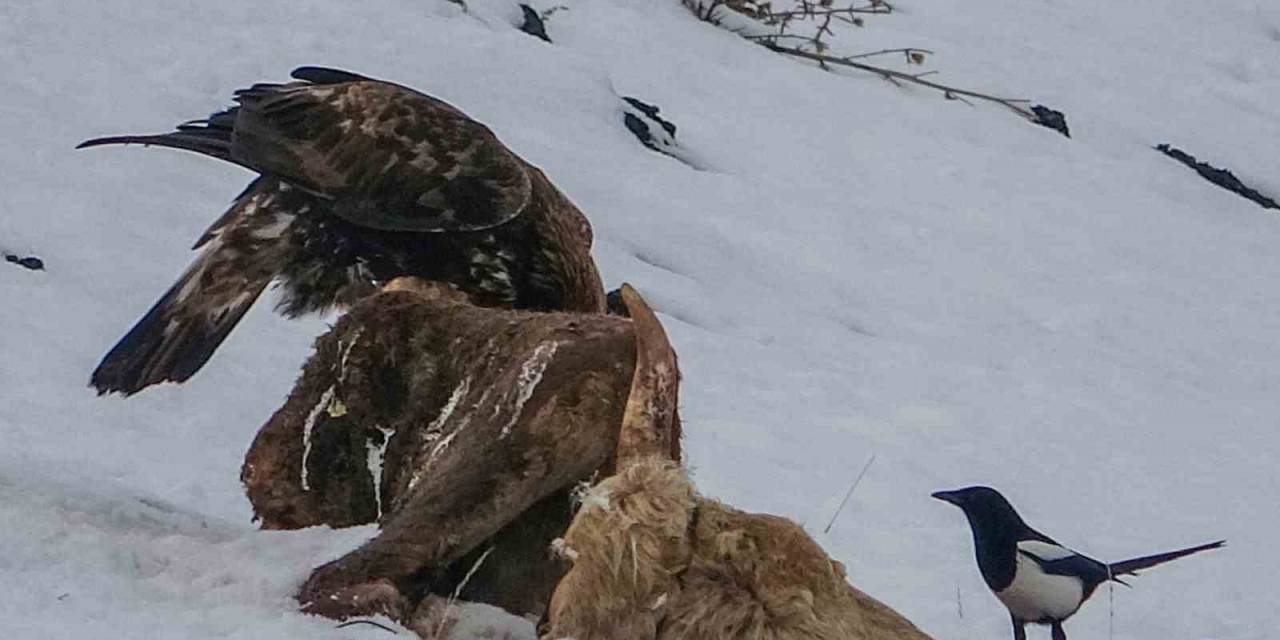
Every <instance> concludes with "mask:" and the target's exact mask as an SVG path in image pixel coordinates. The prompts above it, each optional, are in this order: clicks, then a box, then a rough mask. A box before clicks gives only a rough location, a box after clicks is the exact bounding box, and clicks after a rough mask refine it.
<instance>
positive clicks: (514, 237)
mask: <svg viewBox="0 0 1280 640" xmlns="http://www.w3.org/2000/svg"><path fill="white" fill-rule="evenodd" d="M291 77H292V78H293V80H294V81H291V82H286V83H280V84H274V83H260V84H255V85H253V86H251V87H249V88H247V89H241V90H239V91H237V92H236V93H235V98H234V103H235V104H234V106H231V107H230V108H227V109H225V110H223V111H219V112H216V113H214V114H213V115H210V116H209V117H208V118H205V119H203V120H192V121H189V122H186V123H184V124H181V125H178V126H177V127H176V130H174V131H172V132H169V133H163V134H156V135H126V136H113V137H105V138H95V139H92V140H88V141H86V142H83V143H81V144H80V145H79V147H77V148H84V147H96V146H100V145H112V144H143V145H155V146H161V147H170V148H175V149H183V150H186V151H194V152H196V153H199V154H203V155H206V156H210V157H213V158H217V159H218V160H223V161H226V162H231V163H234V164H237V165H240V166H242V167H244V168H246V169H249V170H250V171H253V172H255V173H257V174H258V176H257V177H256V178H255V179H254V180H253V181H252V182H251V183H250V184H249V186H248V187H247V188H246V189H245V190H244V192H243V193H241V194H240V195H239V196H238V197H237V198H236V199H235V200H234V201H233V203H232V204H231V207H230V208H229V209H228V210H227V211H226V212H225V213H223V214H222V216H221V217H220V218H218V219H217V220H216V221H215V222H214V223H213V225H212V226H210V227H209V229H208V230H207V231H205V233H204V234H203V235H202V236H201V237H200V239H199V240H197V241H196V243H195V247H194V249H195V250H198V251H199V254H198V255H197V257H196V258H195V260H194V261H193V262H192V263H191V265H190V266H189V267H187V270H186V271H185V272H183V274H182V275H181V276H180V277H179V278H178V281H177V282H175V283H174V284H173V286H172V287H170V288H169V290H168V291H167V292H166V293H165V294H164V295H163V296H162V297H161V298H160V299H159V301H157V302H156V303H155V305H154V306H152V307H151V309H150V310H149V311H148V312H147V313H146V314H145V315H144V316H143V317H142V319H141V320H139V321H138V322H137V324H135V325H134V326H133V328H132V329H130V330H129V332H128V333H127V334H125V336H124V337H123V338H121V339H120V341H119V342H118V343H116V345H115V347H113V348H112V349H111V350H110V351H109V352H108V353H107V354H106V356H104V357H103V359H102V362H101V363H100V364H99V365H98V367H97V369H96V370H94V372H93V375H92V376H91V379H90V385H91V386H92V387H94V388H96V389H97V391H98V393H99V394H100V395H101V394H106V393H120V394H123V395H126V396H128V395H132V394H134V393H137V392H138V391H141V390H142V389H145V388H146V387H148V386H151V385H154V384H158V383H161V382H167V381H171V382H183V381H185V380H187V379H188V378H190V377H191V376H192V375H193V374H194V373H195V372H196V371H198V370H199V369H200V367H201V366H203V365H204V363H205V362H207V361H208V360H209V358H210V356H212V355H213V352H214V350H216V349H217V348H218V345H219V344H221V343H222V341H223V340H224V339H225V338H226V337H227V334H228V333H230V332H231V330H232V329H233V328H234V327H235V325H236V323H237V322H239V320H240V318H241V317H243V316H244V314H245V312H246V311H248V309H249V307H250V306H252V305H253V303H254V301H255V300H256V299H257V298H258V297H259V296H260V295H261V294H262V292H263V290H264V289H265V288H266V287H267V285H268V284H270V283H271V282H272V281H276V282H277V283H278V284H277V286H278V287H279V288H280V289H281V291H282V293H281V296H280V298H279V301H278V303H277V305H276V309H277V311H279V312H280V313H281V314H283V315H285V316H287V317H290V318H294V317H297V316H300V315H303V314H307V313H313V312H322V311H325V310H328V309H331V308H338V309H342V308H345V307H347V306H349V305H350V304H352V303H353V302H355V301H356V300H358V299H360V298H362V297H364V296H366V295H368V294H370V293H373V292H374V291H376V290H377V289H378V287H379V286H381V285H382V284H384V283H386V282H389V281H391V280H393V279H395V278H397V277H402V276H409V277H418V278H423V279H426V280H434V281H439V282H445V283H448V284H451V285H453V286H455V287H457V288H458V289H459V290H461V291H462V292H463V293H465V294H467V296H468V297H469V298H470V300H471V301H472V302H473V303H475V304H477V305H481V306H490V307H503V308H514V309H530V310H543V311H578V312H586V313H601V312H603V310H604V307H605V296H604V292H603V286H602V284H601V280H600V276H599V274H598V272H597V271H596V267H595V263H594V262H593V261H592V259H591V255H590V251H591V241H592V235H591V226H590V224H589V223H588V222H587V219H586V217H585V216H584V215H583V214H582V212H581V211H579V210H578V208H577V207H576V206H574V204H573V203H572V202H571V201H570V200H569V199H568V198H567V197H566V196H565V195H564V194H563V193H561V192H560V191H559V190H558V189H556V187H555V186H553V185H552V184H551V182H550V181H549V180H548V179H547V177H546V175H544V174H543V172H542V171H541V170H539V169H538V168H537V167H535V166H533V165H531V164H529V163H528V162H526V161H524V160H523V159H521V158H520V157H519V156H517V155H516V154H515V153H513V152H512V151H511V150H510V149H508V148H507V147H506V146H505V145H503V144H502V142H500V141H499V140H498V138H497V137H496V136H495V135H494V134H493V132H492V131H490V130H489V129H488V128H486V127H485V126H484V125H482V124H480V123H479V122H476V121H475V120H473V119H471V118H470V117H468V116H467V115H466V114H464V113H463V112H462V111H460V110H458V109H457V108H455V107H453V106H452V105H450V104H448V103H446V102H444V101H442V100H439V99H437V98H433V97H431V96H428V95H426V94H423V93H420V92H418V91H415V90H413V89H410V88H408V87H404V86H401V85H398V84H394V83H391V82H386V81H381V80H375V79H372V78H368V77H365V76H361V75H358V74H355V73H350V72H347V71H340V70H337V69H328V68H323V67H300V68H298V69H295V70H294V71H293V73H292V74H291Z"/></svg>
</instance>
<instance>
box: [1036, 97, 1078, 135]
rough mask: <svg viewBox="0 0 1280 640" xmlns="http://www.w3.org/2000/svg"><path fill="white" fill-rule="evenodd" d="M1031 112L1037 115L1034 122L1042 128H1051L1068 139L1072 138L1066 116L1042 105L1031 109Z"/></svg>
mask: <svg viewBox="0 0 1280 640" xmlns="http://www.w3.org/2000/svg"><path fill="white" fill-rule="evenodd" d="M1031 112H1032V113H1034V114H1036V119H1035V120H1032V122H1034V123H1036V124H1038V125H1040V126H1042V127H1049V128H1050V129H1053V130H1054V131H1057V132H1058V133H1061V134H1062V135H1064V136H1066V137H1068V138H1070V137H1071V131H1070V130H1068V129H1067V116H1066V114H1064V113H1062V112H1061V111H1057V110H1055V109H1050V108H1049V107H1046V106H1044V105H1040V104H1037V105H1035V106H1033V107H1031Z"/></svg>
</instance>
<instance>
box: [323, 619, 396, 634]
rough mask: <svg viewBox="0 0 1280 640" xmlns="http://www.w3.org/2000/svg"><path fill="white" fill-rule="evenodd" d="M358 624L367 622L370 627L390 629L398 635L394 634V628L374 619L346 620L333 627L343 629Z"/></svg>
mask: <svg viewBox="0 0 1280 640" xmlns="http://www.w3.org/2000/svg"><path fill="white" fill-rule="evenodd" d="M358 624H367V625H369V626H371V627H377V628H379V629H382V630H383V631H390V632H391V633H392V634H393V635H398V634H396V630H395V629H392V628H391V627H388V626H387V625H385V624H382V623H381V622H375V621H373V620H348V621H346V622H344V623H342V624H340V625H338V626H336V627H334V628H335V629H345V628H347V627H351V626H355V625H358Z"/></svg>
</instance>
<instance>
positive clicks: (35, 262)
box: [4, 253, 44, 271]
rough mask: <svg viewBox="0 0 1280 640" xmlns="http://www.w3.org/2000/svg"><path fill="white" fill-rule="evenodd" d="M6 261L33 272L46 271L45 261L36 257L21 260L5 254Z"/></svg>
mask: <svg viewBox="0 0 1280 640" xmlns="http://www.w3.org/2000/svg"><path fill="white" fill-rule="evenodd" d="M4 259H5V260H7V261H9V262H12V263H14V264H16V265H18V266H19V267H25V268H27V269H30V270H32V271H44V260H41V259H40V258H37V257H35V256H27V257H25V258H19V257H18V256H15V255H13V254H11V253H6V254H4Z"/></svg>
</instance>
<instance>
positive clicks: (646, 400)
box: [617, 284, 680, 469]
mask: <svg viewBox="0 0 1280 640" xmlns="http://www.w3.org/2000/svg"><path fill="white" fill-rule="evenodd" d="M622 301H623V303H624V304H626V306H627V311H628V312H629V313H630V315H631V322H632V326H633V327H634V331H635V335H636V365H635V373H634V374H632V378H631V392H630V394H629V395H628V396H627V406H626V410H625V411H624V412H623V414H622V429H621V432H620V433H619V434H618V453H617V458H618V461H617V466H618V468H619V469H621V468H623V467H625V466H626V465H627V464H630V463H633V462H637V461H639V460H640V459H641V458H645V457H651V456H656V457H660V458H666V459H670V460H675V461H677V462H678V461H679V460H680V416H679V414H678V405H679V395H680V369H679V367H677V366H676V352H675V350H673V349H672V348H671V343H670V342H669V341H668V340H667V332H666V331H664V330H663V328H662V323H661V322H659V321H658V317H657V316H655V315H654V314H653V309H651V308H650V307H649V304H648V303H647V302H645V301H644V298H642V297H641V296H640V293H639V292H638V291H636V290H635V288H634V287H632V286H631V285H629V284H624V285H622Z"/></svg>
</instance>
